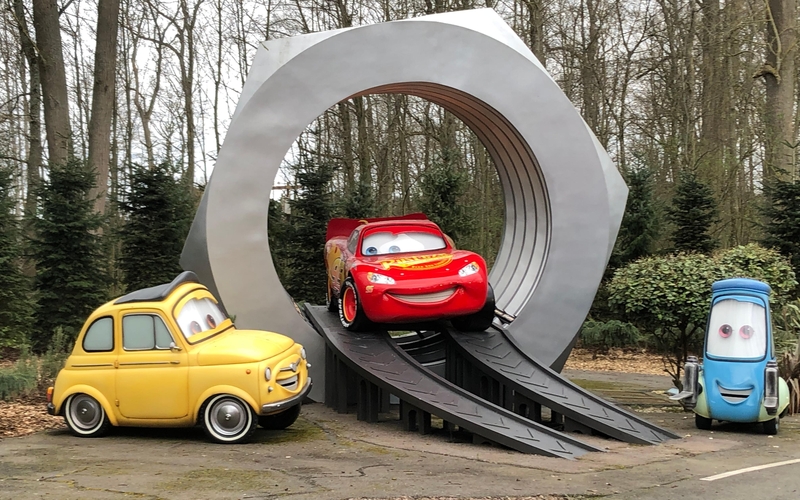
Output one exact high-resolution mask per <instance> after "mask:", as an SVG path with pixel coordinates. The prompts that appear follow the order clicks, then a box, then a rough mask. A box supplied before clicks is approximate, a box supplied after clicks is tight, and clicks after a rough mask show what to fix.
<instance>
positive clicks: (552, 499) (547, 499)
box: [347, 495, 577, 500]
mask: <svg viewBox="0 0 800 500" xmlns="http://www.w3.org/2000/svg"><path fill="white" fill-rule="evenodd" d="M569 498H571V497H564V496H552V495H537V496H535V497H469V498H465V497H392V498H348V499H347V500H568V499H569ZM575 498H577V497H575Z"/></svg>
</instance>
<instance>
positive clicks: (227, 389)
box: [192, 385, 261, 424]
mask: <svg viewBox="0 0 800 500" xmlns="http://www.w3.org/2000/svg"><path fill="white" fill-rule="evenodd" d="M217 394H230V395H231V396H236V397H237V398H240V399H241V400H242V401H244V402H245V403H247V404H248V405H250V408H252V409H253V411H255V412H256V415H257V414H259V413H260V410H261V408H259V406H258V404H257V403H256V400H255V399H253V397H252V396H251V395H250V394H248V393H247V392H246V391H243V390H241V389H239V388H238V387H234V386H232V385H216V386H214V387H211V388H209V389H206V390H205V392H203V393H202V394H201V395H200V397H199V398H197V402H196V403H195V407H194V412H193V414H192V420H193V422H194V423H195V424H197V423H198V422H200V421H201V418H200V408H201V407H202V406H203V403H205V402H206V401H208V398H210V397H212V396H216V395H217Z"/></svg>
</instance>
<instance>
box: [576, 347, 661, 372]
mask: <svg viewBox="0 0 800 500" xmlns="http://www.w3.org/2000/svg"><path fill="white" fill-rule="evenodd" d="M564 368H567V369H572V370H589V371H611V372H623V373H645V374H648V375H667V373H666V372H665V371H664V363H663V362H662V360H661V355H659V354H651V353H648V352H641V351H634V352H626V351H622V350H621V349H610V350H609V351H608V353H607V354H596V353H594V352H592V351H589V350H586V349H574V350H573V351H572V354H570V356H569V358H568V359H567V364H566V365H565V366H564Z"/></svg>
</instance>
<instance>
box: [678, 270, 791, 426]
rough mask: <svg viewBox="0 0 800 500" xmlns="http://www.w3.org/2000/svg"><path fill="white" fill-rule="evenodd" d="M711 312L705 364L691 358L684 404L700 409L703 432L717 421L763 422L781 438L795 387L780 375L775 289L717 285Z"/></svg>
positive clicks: (748, 283)
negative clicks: (773, 300)
mask: <svg viewBox="0 0 800 500" xmlns="http://www.w3.org/2000/svg"><path fill="white" fill-rule="evenodd" d="M711 291H712V297H711V313H710V314H709V318H708V327H707V329H706V337H705V344H704V349H703V351H704V356H703V360H702V362H698V360H697V358H696V357H695V356H689V358H688V359H687V363H686V369H685V371H684V378H683V391H682V392H681V393H679V394H677V395H675V396H673V397H672V398H671V399H674V400H683V402H684V403H683V404H684V406H685V407H686V408H690V409H693V410H694V413H695V424H696V425H697V428H698V429H705V430H708V429H710V428H711V423H712V421H713V420H720V421H727V422H761V423H762V424H763V426H764V432H765V433H767V434H777V433H778V429H779V426H780V418H781V417H782V416H783V415H784V414H785V413H786V409H787V407H788V406H789V387H788V386H787V384H786V382H785V381H784V380H783V379H782V378H780V377H779V376H778V364H777V362H776V360H775V344H774V339H773V336H772V323H771V318H770V312H769V296H770V292H771V289H770V287H769V285H767V284H766V283H763V282H761V281H756V280H751V279H744V278H735V279H727V280H722V281H717V282H716V283H714V284H713V285H712V287H711Z"/></svg>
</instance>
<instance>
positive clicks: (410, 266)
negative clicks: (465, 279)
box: [360, 250, 486, 278]
mask: <svg viewBox="0 0 800 500" xmlns="http://www.w3.org/2000/svg"><path fill="white" fill-rule="evenodd" d="M360 261H361V263H362V264H366V265H369V266H374V267H375V272H378V273H380V274H383V275H386V276H390V277H393V278H397V277H400V276H403V277H405V278H413V277H414V275H417V274H419V277H423V276H424V277H426V278H428V277H435V276H452V275H453V274H456V273H458V271H459V269H461V268H462V267H464V266H466V265H467V264H469V263H471V262H476V263H478V265H480V266H481V267H482V268H483V269H486V264H485V263H484V261H483V258H482V257H481V256H480V255H478V254H476V253H473V252H469V251H467V250H455V251H449V250H441V251H437V252H430V253H428V252H425V253H422V252H418V253H404V254H395V255H381V256H379V257H362V258H361V259H360Z"/></svg>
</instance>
